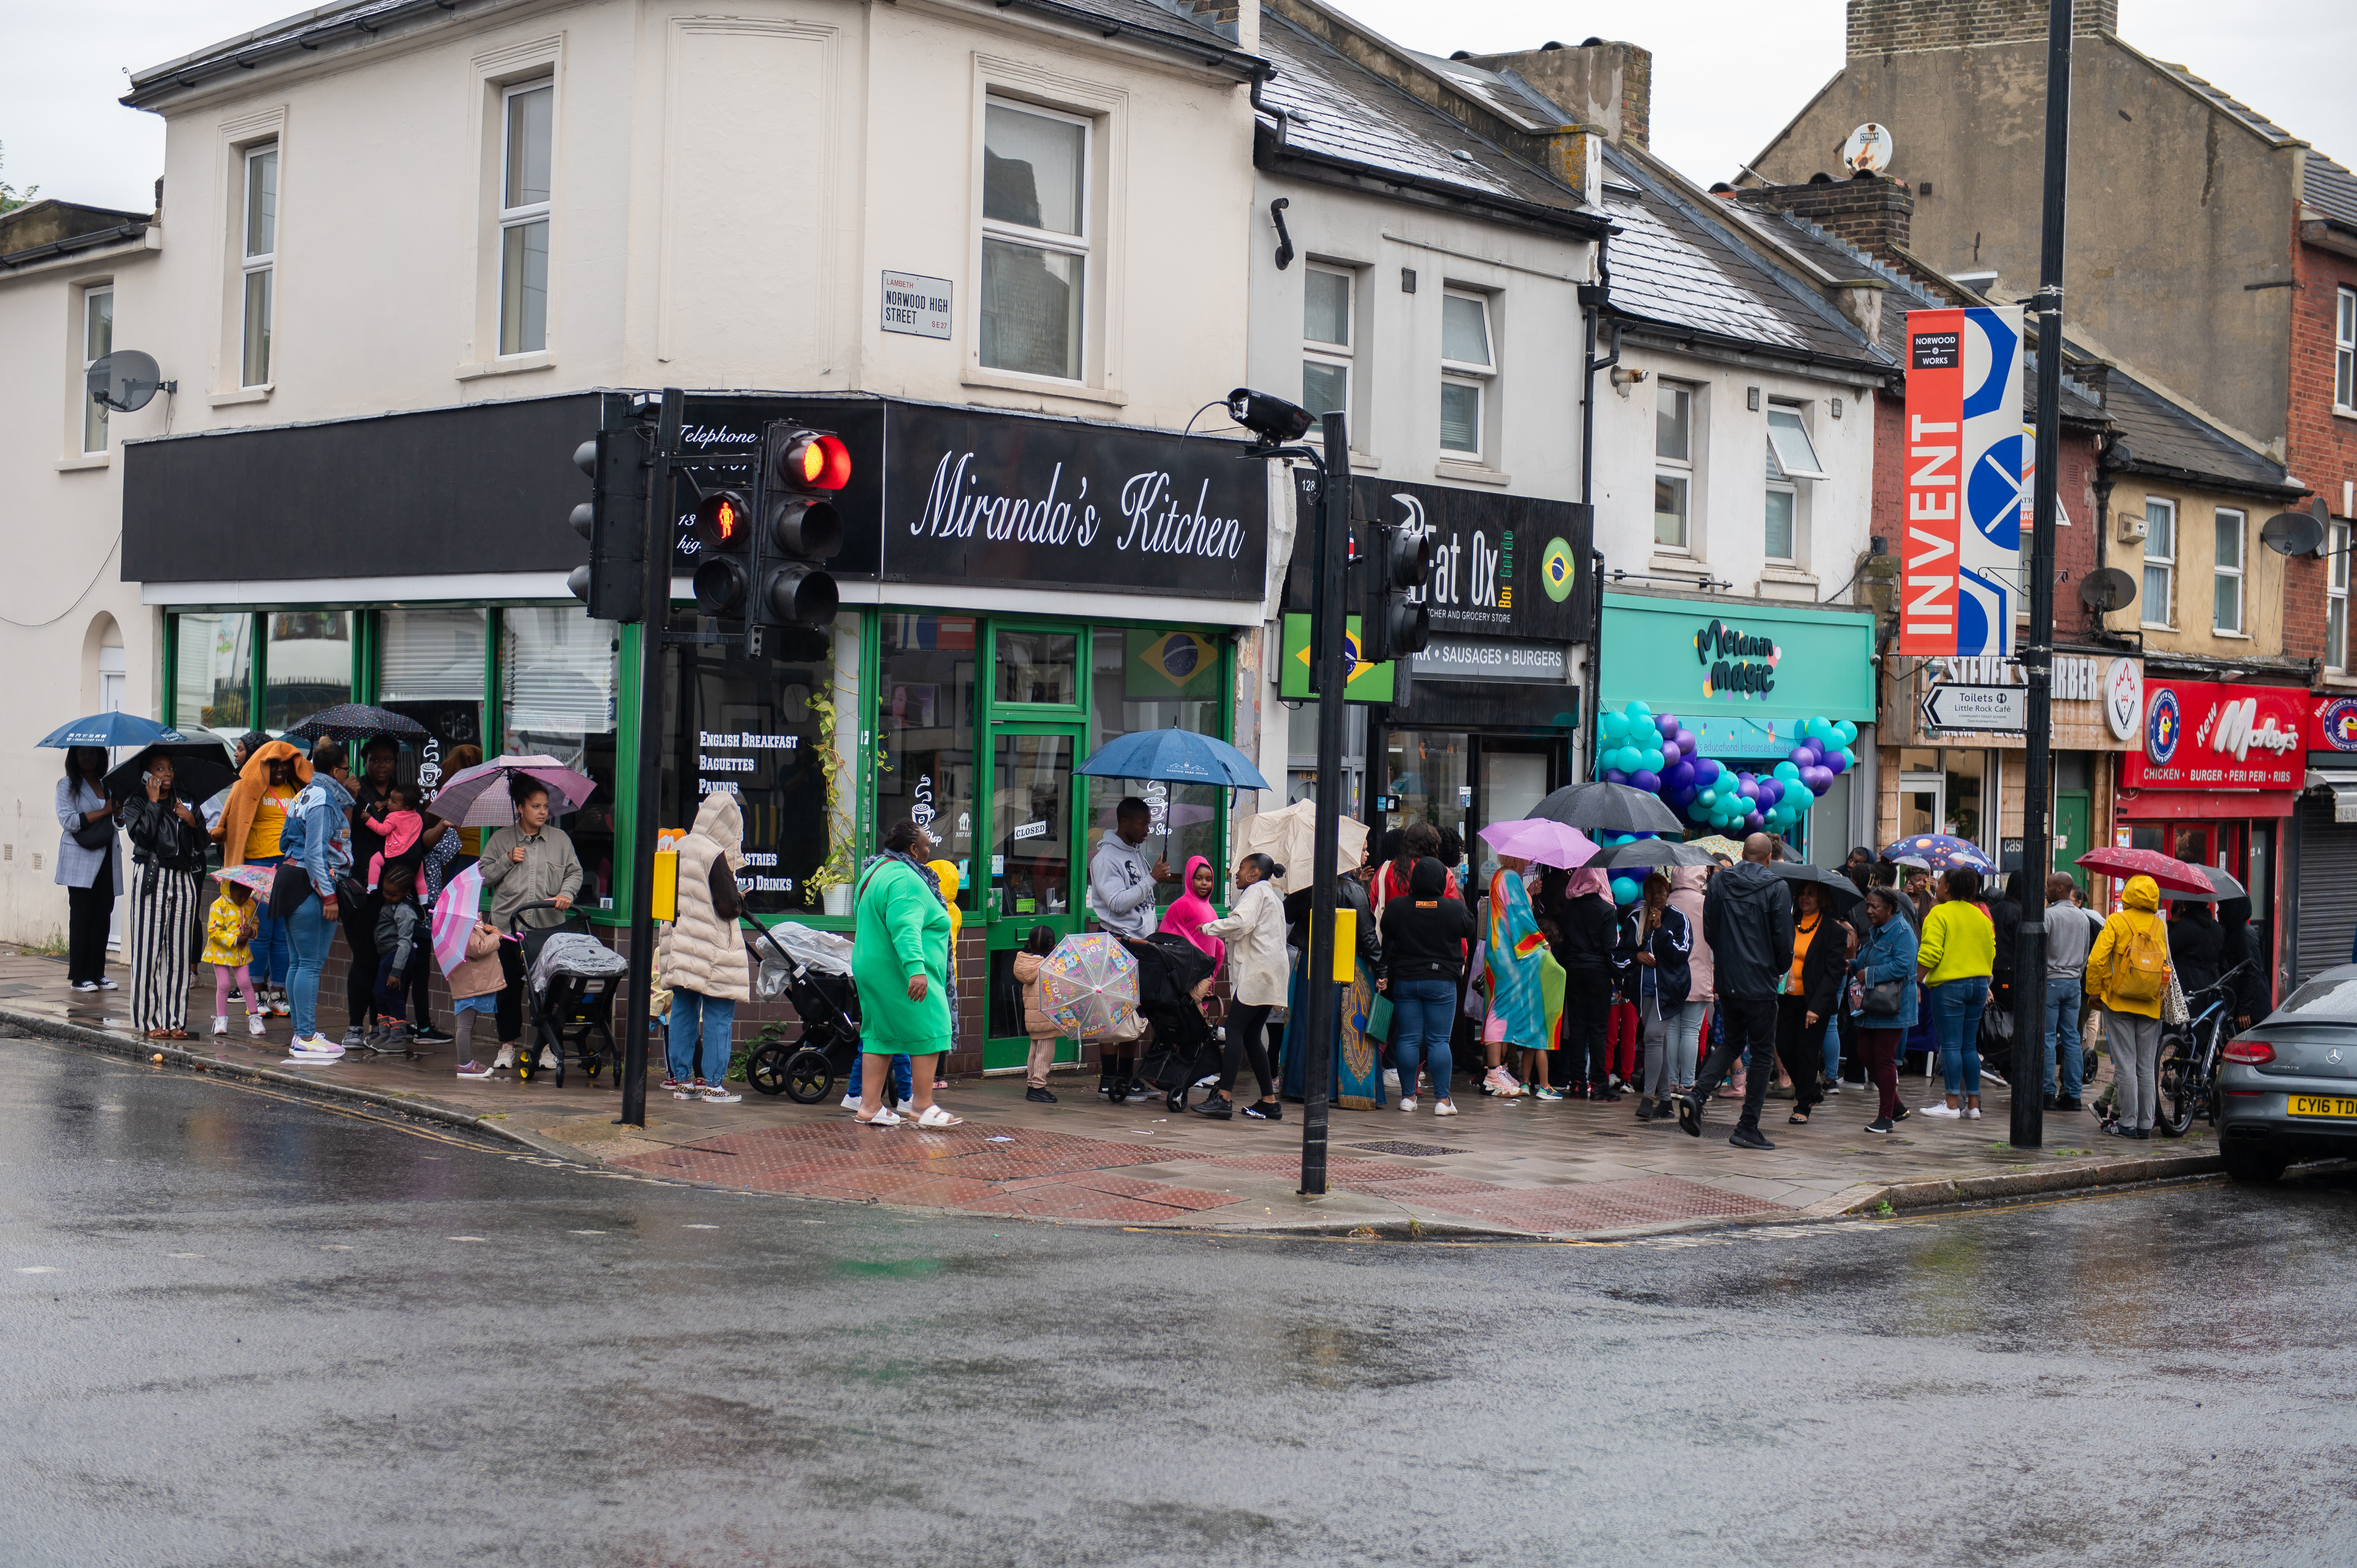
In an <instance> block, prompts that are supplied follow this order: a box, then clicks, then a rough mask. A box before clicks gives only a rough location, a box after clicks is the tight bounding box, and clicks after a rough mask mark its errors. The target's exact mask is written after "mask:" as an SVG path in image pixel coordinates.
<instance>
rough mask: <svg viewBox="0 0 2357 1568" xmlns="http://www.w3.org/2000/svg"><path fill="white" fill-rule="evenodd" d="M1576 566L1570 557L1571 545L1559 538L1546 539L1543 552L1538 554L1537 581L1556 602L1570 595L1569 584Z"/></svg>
mask: <svg viewBox="0 0 2357 1568" xmlns="http://www.w3.org/2000/svg"><path fill="white" fill-rule="evenodd" d="M1577 575H1578V568H1577V565H1576V564H1574V563H1573V561H1572V559H1571V546H1570V545H1568V544H1566V543H1565V542H1563V540H1562V539H1561V538H1555V539H1550V540H1548V541H1547V545H1546V550H1545V553H1543V554H1541V555H1540V556H1539V581H1540V582H1541V583H1543V584H1544V585H1546V596H1547V597H1548V598H1551V599H1553V600H1554V601H1555V603H1556V604H1561V603H1563V601H1564V600H1566V599H1567V598H1569V597H1570V596H1571V585H1572V581H1573V579H1574V578H1575V577H1577Z"/></svg>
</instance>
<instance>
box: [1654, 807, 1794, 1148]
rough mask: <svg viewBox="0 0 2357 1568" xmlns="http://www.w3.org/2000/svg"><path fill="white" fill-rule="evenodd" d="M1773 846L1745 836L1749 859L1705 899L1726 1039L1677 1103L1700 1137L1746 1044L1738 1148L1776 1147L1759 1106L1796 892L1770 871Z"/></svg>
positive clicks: (1705, 926) (1682, 1119)
mask: <svg viewBox="0 0 2357 1568" xmlns="http://www.w3.org/2000/svg"><path fill="white" fill-rule="evenodd" d="M1773 853H1774V844H1773V843H1772V841H1771V840H1770V838H1769V836H1768V835H1767V834H1766V833H1753V834H1752V835H1751V836H1750V837H1749V838H1748V839H1745V840H1744V841H1743V858H1742V859H1741V860H1740V861H1738V862H1737V863H1736V864H1735V865H1730V866H1728V867H1727V869H1726V870H1725V871H1722V872H1720V873H1719V874H1718V875H1717V876H1714V877H1712V878H1711V879H1710V886H1709V887H1708V888H1706V890H1705V891H1704V893H1703V897H1702V934H1703V940H1705V941H1706V942H1708V943H1709V944H1710V951H1711V960H1712V963H1713V965H1714V967H1715V969H1716V971H1717V980H1716V986H1717V995H1718V1002H1717V1006H1718V1010H1719V1013H1720V1014H1721V1015H1722V1016H1723V1017H1724V1019H1725V1021H1726V1027H1725V1029H1724V1031H1723V1032H1722V1037H1721V1038H1720V1040H1719V1041H1718V1043H1717V1045H1714V1046H1713V1047H1711V1048H1710V1055H1709V1056H1708V1057H1707V1058H1705V1059H1704V1061H1703V1064H1702V1071H1701V1072H1700V1073H1699V1074H1698V1075H1696V1077H1695V1086H1694V1092H1693V1093H1691V1094H1688V1095H1686V1096H1684V1097H1683V1098H1682V1099H1680V1100H1679V1101H1678V1125H1679V1127H1681V1128H1682V1129H1684V1131H1685V1132H1686V1133H1688V1134H1690V1135H1691V1136H1694V1137H1696V1138H1699V1137H1701V1136H1702V1112H1703V1107H1704V1106H1706V1105H1708V1104H1709V1103H1710V1097H1711V1093H1712V1091H1713V1090H1717V1088H1718V1086H1719V1085H1720V1084H1722V1083H1724V1082H1726V1081H1727V1069H1730V1068H1731V1067H1733V1066H1734V1065H1735V1063H1736V1061H1737V1060H1738V1058H1741V1057H1742V1055H1743V1052H1744V1049H1745V1047H1751V1048H1752V1050H1753V1052H1754V1055H1753V1058H1752V1062H1751V1070H1750V1071H1749V1072H1748V1073H1746V1074H1745V1075H1744V1084H1743V1114H1742V1116H1741V1117H1740V1118H1739V1119H1738V1121H1737V1122H1736V1125H1735V1133H1734V1135H1733V1136H1731V1137H1729V1138H1728V1139H1727V1142H1728V1143H1730V1144H1734V1145H1735V1146H1736V1147H1737V1148H1738V1149H1772V1148H1774V1147H1775V1146H1776V1145H1775V1144H1771V1143H1770V1142H1769V1141H1768V1140H1767V1139H1766V1138H1764V1137H1762V1136H1761V1135H1760V1104H1761V1102H1762V1101H1764V1100H1765V1099H1766V1098H1767V1095H1768V1080H1769V1079H1770V1078H1772V1077H1774V1076H1775V1060H1776V1058H1775V1051H1776V983H1777V982H1778V981H1779V980H1781V979H1782V978H1783V977H1784V975H1785V973H1786V972H1789V971H1790V970H1791V969H1792V889H1791V888H1790V887H1789V886H1787V885H1786V884H1785V882H1784V879H1783V878H1782V877H1781V876H1778V875H1776V874H1775V873H1774V872H1772V871H1770V870H1769V869H1768V858H1769V856H1770V854H1773Z"/></svg>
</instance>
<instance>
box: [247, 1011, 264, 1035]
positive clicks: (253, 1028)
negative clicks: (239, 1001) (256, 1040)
mask: <svg viewBox="0 0 2357 1568" xmlns="http://www.w3.org/2000/svg"><path fill="white" fill-rule="evenodd" d="M245 1032H246V1033H247V1034H249V1035H255V1036H259V1035H260V1034H261V1033H262V1015H261V1014H259V1013H249V1014H247V1015H245Z"/></svg>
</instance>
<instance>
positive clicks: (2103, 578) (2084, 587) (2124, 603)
mask: <svg viewBox="0 0 2357 1568" xmlns="http://www.w3.org/2000/svg"><path fill="white" fill-rule="evenodd" d="M2079 602H2080V603H2081V604H2083V605H2084V606H2086V607H2088V608H2089V609H2091V610H2093V611H2094V612H2095V613H2096V614H2097V615H2109V614H2111V613H2112V612H2113V611H2114V610H2117V609H2126V607H2128V606H2130V605H2132V604H2134V603H2136V579H2135V578H2134V577H2131V576H2129V575H2127V574H2126V572H2123V571H2121V570H2120V569H2119V568H2118V567H2117V566H2099V567H2097V568H2096V569H2095V570H2094V571H2092V572H2090V573H2088V574H2087V575H2085V576H2083V577H2082V578H2080V579H2079Z"/></svg>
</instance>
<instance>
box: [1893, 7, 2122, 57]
mask: <svg viewBox="0 0 2357 1568" xmlns="http://www.w3.org/2000/svg"><path fill="white" fill-rule="evenodd" d="M2046 17H2047V0H1849V53H1850V58H1851V59H1857V57H1858V56H1860V55H1886V54H1913V53H1918V52H1921V51H1924V50H1929V49H1954V48H1964V47H1966V46H1968V45H1971V44H2018V43H2030V42H2043V41H2044V40H2045V38H2046V25H2047V24H2046ZM2119 30H2120V0H2078V3H2077V5H2075V6H2074V7H2073V8H2072V19H2071V33H2072V37H2074V38H2110V37H2116V36H2117V35H2118V33H2119Z"/></svg>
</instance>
